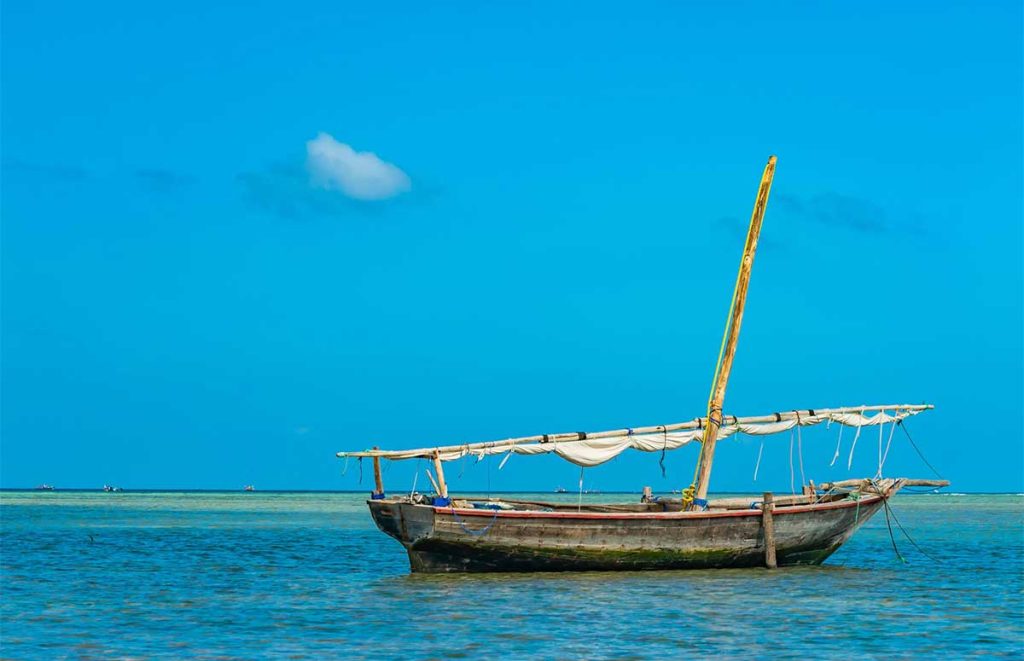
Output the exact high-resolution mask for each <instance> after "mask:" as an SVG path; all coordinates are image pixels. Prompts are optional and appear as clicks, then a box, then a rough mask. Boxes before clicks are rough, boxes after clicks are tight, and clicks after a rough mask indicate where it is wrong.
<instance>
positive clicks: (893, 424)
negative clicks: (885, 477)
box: [878, 422, 896, 477]
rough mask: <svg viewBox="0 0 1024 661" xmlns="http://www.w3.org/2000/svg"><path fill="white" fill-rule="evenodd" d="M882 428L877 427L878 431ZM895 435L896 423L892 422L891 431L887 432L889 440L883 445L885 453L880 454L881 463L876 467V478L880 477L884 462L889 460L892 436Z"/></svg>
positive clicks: (880, 426)
mask: <svg viewBox="0 0 1024 661" xmlns="http://www.w3.org/2000/svg"><path fill="white" fill-rule="evenodd" d="M883 426H884V425H879V426H878V428H879V430H881V428H882V427H883ZM895 433H896V423H895V422H893V423H892V429H890V430H889V440H888V441H886V443H885V453H884V454H882V463H880V464H879V465H878V477H882V467H883V466H885V460H886V459H888V458H889V448H891V447H892V437H893V434H895Z"/></svg>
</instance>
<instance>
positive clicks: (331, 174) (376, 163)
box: [306, 133, 412, 200]
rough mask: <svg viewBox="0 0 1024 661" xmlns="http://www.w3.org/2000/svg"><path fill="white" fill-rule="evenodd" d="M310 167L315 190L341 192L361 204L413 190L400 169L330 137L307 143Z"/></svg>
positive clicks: (318, 137) (325, 135)
mask: <svg viewBox="0 0 1024 661" xmlns="http://www.w3.org/2000/svg"><path fill="white" fill-rule="evenodd" d="M306 167H307V168H308V169H309V174H310V176H311V177H312V181H313V184H314V185H315V186H319V187H321V188H326V189H329V190H340V191H341V192H342V193H344V194H345V195H348V196H349V197H354V198H355V199H357V200H383V199H385V198H389V197H394V196H395V195H398V194H400V193H405V192H407V191H408V190H409V189H410V188H411V187H412V184H411V182H410V181H409V177H408V175H406V174H405V173H404V172H402V170H401V169H399V168H398V167H397V166H396V165H393V164H391V163H388V162H387V161H382V160H381V159H380V158H378V157H377V155H376V154H374V153H373V152H368V151H363V152H359V151H356V150H355V149H352V147H350V146H348V145H346V144H345V143H344V142H338V141H337V140H335V139H334V137H333V136H331V135H329V134H327V133H320V134H319V135H317V136H316V138H314V139H313V140H310V141H309V142H307V143H306Z"/></svg>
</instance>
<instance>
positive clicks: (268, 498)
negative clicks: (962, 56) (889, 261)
mask: <svg viewBox="0 0 1024 661" xmlns="http://www.w3.org/2000/svg"><path fill="white" fill-rule="evenodd" d="M531 496H532V497H536V496H537V495H536V494H533V495H531ZM544 497H545V498H549V499H550V498H551V496H549V495H545V496H544ZM364 498H365V496H364V495H363V494H344V493H259V492H256V493H114V494H108V493H102V492H100V493H85V492H53V493H43V492H38V493H37V492H10V491H8V492H0V589H2V592H0V657H3V658H15V659H35V658H39V659H52V658H125V657H130V658H149V657H170V658H194V657H199V658H210V659H234V658H245V659H251V658H296V659H306V658H372V659H389V658H403V659H420V658H480V657H487V658H493V657H497V656H501V657H502V658H528V657H540V658H558V659H566V658H620V659H643V658H667V657H678V656H680V655H683V656H689V657H697V658H706V657H709V656H712V655H714V656H722V657H727V658H737V657H739V658H751V657H754V658H787V657H806V656H808V655H812V654H813V655H815V656H817V657H825V658H837V657H845V656H853V655H857V656H862V657H863V656H866V657H868V658H879V659H881V658H886V659H888V658H892V657H896V658H907V657H927V656H944V657H953V658H960V657H964V656H974V655H986V656H988V655H998V656H1006V657H1011V658H1017V657H1021V656H1022V655H1024V496H1020V495H966V496H956V495H900V496H897V497H896V498H895V499H894V501H893V509H894V511H895V514H896V516H897V517H899V521H900V522H901V523H902V524H903V526H904V527H905V528H906V529H907V530H908V531H909V532H910V534H911V536H912V537H913V538H914V540H915V541H916V542H917V544H918V545H919V546H920V547H921V548H922V549H923V551H924V552H925V553H927V554H928V555H929V556H931V558H929V557H926V556H925V555H923V554H922V552H921V551H918V550H917V549H915V548H914V547H913V546H912V545H911V544H910V543H909V542H908V541H907V539H906V538H905V537H903V535H902V533H900V531H899V530H898V529H896V530H895V535H896V543H897V545H898V546H899V549H900V552H901V553H902V554H903V555H904V556H905V558H906V560H907V561H906V562H905V563H904V562H901V561H899V560H897V559H896V557H895V555H894V553H893V550H892V546H891V542H890V539H889V532H888V529H887V527H886V523H885V517H884V515H883V514H882V513H879V514H878V515H877V516H876V517H874V518H873V519H872V520H871V521H870V522H869V523H868V524H867V525H866V526H865V527H864V528H862V529H861V530H860V531H859V532H858V533H857V534H856V535H855V536H854V538H853V539H852V540H851V541H850V542H848V543H847V544H846V545H845V546H844V547H843V548H842V549H840V551H839V552H838V553H836V554H835V555H834V556H832V558H830V559H829V560H828V562H827V563H826V564H825V565H824V566H822V567H806V568H788V569H781V570H778V571H774V572H771V571H767V570H761V569H752V570H711V571H688V572H686V571H684V572H646V573H581V574H528V575H517V574H492V575H454V576H436V575H435V576H431V575H411V574H410V573H409V570H408V563H407V559H406V556H405V553H404V551H403V550H402V549H401V547H400V546H399V545H398V543H397V542H395V541H393V540H392V539H390V538H388V537H386V536H384V535H383V534H381V533H379V532H378V531H377V529H376V528H375V527H374V525H373V522H372V521H371V520H370V517H369V515H368V513H367V511H366V507H365V504H364ZM588 498H589V499H592V500H595V501H598V500H613V499H614V497H611V496H588ZM632 498H634V496H632V495H630V496H620V497H619V498H618V499H619V500H623V499H630V500H631V499H632Z"/></svg>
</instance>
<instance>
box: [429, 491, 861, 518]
mask: <svg viewBox="0 0 1024 661" xmlns="http://www.w3.org/2000/svg"><path fill="white" fill-rule="evenodd" d="M878 500H881V496H867V497H865V498H862V499H860V500H859V501H857V500H852V501H845V502H839V503H822V504H820V505H793V506H790V507H780V508H776V509H775V516H785V515H787V514H798V513H801V512H812V511H813V512H821V511H824V510H834V509H843V508H847V507H858V506H864V505H869V504H871V503H874V502H876V501H878ZM434 512H436V513H438V514H452V513H454V514H458V515H459V516H462V517H466V516H476V517H484V518H487V519H493V518H494V517H497V518H499V519H597V520H602V521H616V520H636V519H717V518H727V517H744V516H757V517H760V516H761V510H757V509H751V510H736V511H731V512H635V513H617V512H535V511H528V512H524V511H518V510H481V509H476V508H473V509H465V508H461V507H458V508H456V507H435V508H434Z"/></svg>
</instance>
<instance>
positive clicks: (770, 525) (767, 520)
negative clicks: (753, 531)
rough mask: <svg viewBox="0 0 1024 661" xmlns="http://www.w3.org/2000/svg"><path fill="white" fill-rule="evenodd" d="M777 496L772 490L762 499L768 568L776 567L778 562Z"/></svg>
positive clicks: (765, 558) (762, 519)
mask: <svg viewBox="0 0 1024 661" xmlns="http://www.w3.org/2000/svg"><path fill="white" fill-rule="evenodd" d="M774 511H775V497H774V496H772V494H771V492H766V493H765V494H764V496H763V497H762V499H761V522H762V525H763V526H764V566H765V567H767V568H768V569H775V568H776V567H778V564H777V563H776V561H775V520H774V518H773V512H774Z"/></svg>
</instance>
